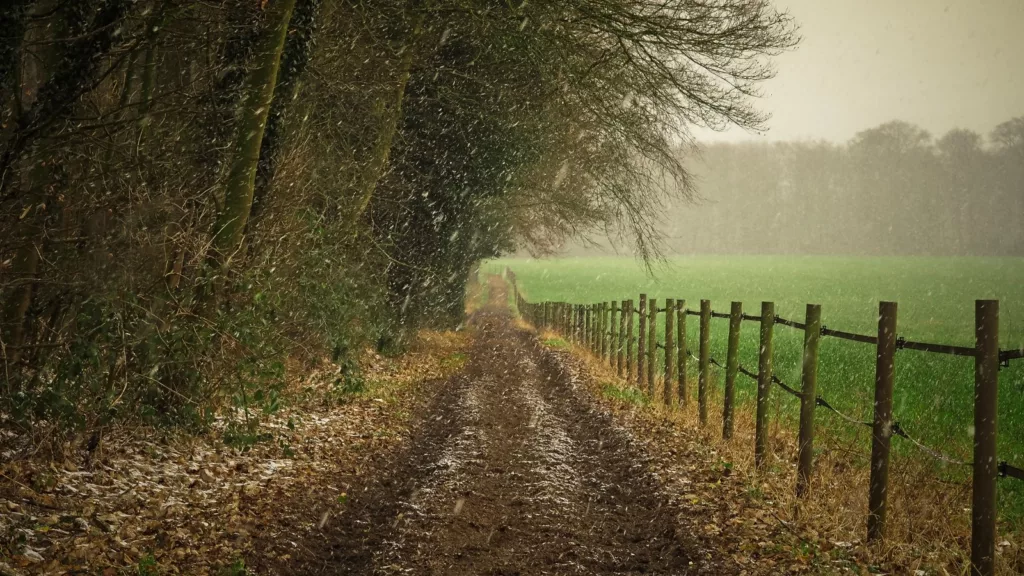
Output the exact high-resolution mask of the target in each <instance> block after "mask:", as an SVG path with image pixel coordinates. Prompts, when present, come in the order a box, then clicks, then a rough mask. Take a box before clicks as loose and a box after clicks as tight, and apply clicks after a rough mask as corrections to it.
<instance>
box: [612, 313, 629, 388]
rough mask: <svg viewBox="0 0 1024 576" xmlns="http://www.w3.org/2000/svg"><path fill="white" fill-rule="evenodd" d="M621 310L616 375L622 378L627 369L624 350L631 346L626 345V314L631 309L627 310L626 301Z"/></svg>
mask: <svg viewBox="0 0 1024 576" xmlns="http://www.w3.org/2000/svg"><path fill="white" fill-rule="evenodd" d="M620 308H621V310H620V313H619V338H618V344H617V346H616V352H617V359H616V361H615V373H616V374H618V375H619V378H622V372H623V369H624V368H625V359H624V358H623V356H624V355H625V350H624V349H623V348H624V347H625V346H628V345H629V344H626V314H628V313H629V309H628V308H626V300H623V301H622V303H621V305H620ZM629 321H630V323H632V322H633V318H632V317H630V318H629Z"/></svg>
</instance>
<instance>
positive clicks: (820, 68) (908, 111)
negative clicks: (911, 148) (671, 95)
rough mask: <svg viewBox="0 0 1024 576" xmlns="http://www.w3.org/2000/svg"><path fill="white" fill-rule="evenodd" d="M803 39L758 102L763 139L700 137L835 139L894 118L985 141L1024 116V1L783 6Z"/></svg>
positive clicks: (843, 0)
mask: <svg viewBox="0 0 1024 576" xmlns="http://www.w3.org/2000/svg"><path fill="white" fill-rule="evenodd" d="M776 5H777V6H778V7H779V8H780V9H786V10H788V11H789V12H790V13H791V14H792V15H793V16H794V17H795V18H796V19H797V21H798V22H799V23H800V27H801V30H800V33H801V35H802V36H803V42H802V43H801V44H800V46H799V47H798V48H797V49H796V50H795V51H794V52H791V53H787V54H784V55H782V56H780V57H779V58H778V59H777V60H776V69H777V71H778V74H777V76H776V77H775V78H774V79H773V80H771V81H769V82H768V83H766V84H765V85H764V86H763V92H764V98H762V99H761V100H759V101H757V105H758V107H759V108H761V109H762V110H765V111H767V112H770V113H771V114H772V119H771V120H770V121H769V123H768V127H769V130H768V132H767V133H766V134H764V135H763V136H758V135H756V134H750V133H748V132H745V131H742V130H737V129H732V130H729V131H727V132H725V133H713V132H709V131H703V130H702V131H699V132H697V136H698V138H699V139H700V140H702V141H709V140H723V139H724V140H745V139H761V138H767V139H769V140H795V139H813V140H819V139H824V140H833V141H845V140H847V139H849V138H850V137H851V136H853V135H854V134H855V133H857V132H859V131H861V130H864V129H866V128H871V127H874V126H877V125H879V124H881V123H883V122H887V121H889V120H895V119H900V120H907V121H909V122H913V123H915V124H918V125H919V126H921V127H923V128H925V129H926V130H928V131H929V132H931V133H932V135H933V136H936V137H937V136H941V135H942V134H943V133H945V132H946V131H947V130H949V129H951V128H969V129H972V130H975V131H977V132H980V133H981V134H983V135H985V134H988V132H989V131H990V130H991V129H992V128H994V127H995V126H996V125H997V124H999V123H1000V122H1003V121H1005V120H1009V119H1010V118H1013V117H1015V116H1024V0H776Z"/></svg>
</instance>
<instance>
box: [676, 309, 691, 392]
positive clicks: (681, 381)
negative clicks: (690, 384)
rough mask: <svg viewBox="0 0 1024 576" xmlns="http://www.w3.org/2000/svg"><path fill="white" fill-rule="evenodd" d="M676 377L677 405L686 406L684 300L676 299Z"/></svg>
mask: <svg viewBox="0 0 1024 576" xmlns="http://www.w3.org/2000/svg"><path fill="white" fill-rule="evenodd" d="M676 346H677V347H678V348H679V353H678V354H676V378H677V380H678V385H677V388H678V390H677V391H676V398H677V399H678V402H679V406H686V403H687V402H688V401H689V398H687V395H688V393H687V390H686V357H687V351H686V300H676Z"/></svg>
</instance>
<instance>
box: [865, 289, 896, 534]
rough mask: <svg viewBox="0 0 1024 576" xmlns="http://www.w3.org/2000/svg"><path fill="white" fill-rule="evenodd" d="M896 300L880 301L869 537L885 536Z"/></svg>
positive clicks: (869, 496) (894, 373) (894, 368)
mask: <svg viewBox="0 0 1024 576" xmlns="http://www.w3.org/2000/svg"><path fill="white" fill-rule="evenodd" d="M895 360H896V303H895V302H881V303H879V305H878V349H877V353H876V356H875V419H874V425H873V426H872V433H871V484H870V492H869V493H868V540H869V541H872V540H880V539H881V538H882V537H884V536H885V516H886V503H887V501H888V491H889V443H890V441H891V440H892V387H893V380H894V379H895V375H896V366H895Z"/></svg>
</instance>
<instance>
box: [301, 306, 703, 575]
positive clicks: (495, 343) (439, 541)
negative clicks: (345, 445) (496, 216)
mask: <svg viewBox="0 0 1024 576" xmlns="http://www.w3.org/2000/svg"><path fill="white" fill-rule="evenodd" d="M491 295H492V300H493V301H502V298H503V297H504V294H503V291H502V290H500V288H499V287H498V286H494V287H492V290H491ZM471 323H472V325H473V328H474V330H475V333H476V338H475V343H474V348H473V351H472V356H471V359H470V362H469V364H468V365H467V367H466V369H465V370H464V371H463V372H462V373H461V374H459V375H457V376H456V377H453V378H451V379H449V380H447V381H445V382H444V383H442V384H439V386H440V388H439V390H438V391H437V393H436V395H435V396H434V397H433V399H432V400H431V401H430V402H429V403H428V405H427V408H426V410H425V412H424V415H423V416H422V420H421V422H420V424H419V426H418V427H417V429H416V432H415V433H414V435H413V438H412V439H411V442H410V443H409V445H408V447H407V448H406V450H405V451H404V452H403V453H402V454H399V455H398V456H397V458H395V459H394V460H392V462H391V463H390V464H388V466H387V469H386V470H382V471H380V472H379V473H378V474H375V480H374V481H373V483H372V484H371V485H368V486H365V487H362V488H360V489H357V490H353V491H352V492H351V497H352V501H351V506H350V507H349V509H348V510H347V511H346V514H345V515H343V518H342V519H341V521H340V525H339V526H338V527H337V528H336V529H335V530H332V531H331V532H332V534H331V541H332V546H333V550H332V553H331V554H330V556H331V559H330V560H329V561H327V562H325V563H324V565H323V566H322V569H321V571H320V573H323V574H380V575H389V574H414V575H421V574H422V575H428V574H429V575H449V574H450V575H463V574H465V575H469V574H473V575H478V574H481V575H483V574H488V575H527V574H685V573H688V572H691V571H695V570H693V567H694V565H693V564H691V562H690V557H691V555H692V554H695V552H696V551H695V550H693V549H692V548H691V546H689V545H687V544H686V543H687V542H688V540H689V539H688V538H687V537H686V535H680V534H678V533H677V532H678V530H677V528H676V526H677V525H679V524H677V522H676V514H677V513H678V511H677V510H675V509H674V508H673V507H672V506H670V505H669V504H668V502H667V501H666V500H665V498H664V497H663V496H662V494H661V493H660V491H659V488H658V484H657V482H656V480H655V479H654V478H653V477H652V476H651V475H650V474H648V473H647V472H646V467H645V459H644V458H645V456H644V455H643V454H642V452H641V451H640V450H639V449H638V448H637V447H636V446H635V445H634V444H633V443H632V442H631V441H630V439H629V437H628V435H627V434H626V433H625V432H623V431H621V429H619V428H617V427H616V426H615V425H614V424H613V422H612V420H611V418H610V417H609V416H607V415H605V414H603V413H601V412H600V411H597V410H595V408H594V407H593V405H592V404H591V402H590V400H589V399H588V397H587V392H586V391H585V390H583V389H582V388H581V387H580V386H579V385H577V383H575V382H574V381H573V379H572V377H571V376H570V375H569V373H568V372H567V371H566V370H564V369H563V367H562V363H561V362H560V361H559V358H558V357H557V356H556V355H555V354H554V353H552V352H551V351H549V350H547V349H545V348H544V347H543V346H541V345H540V344H538V343H537V341H536V338H535V337H534V336H533V335H532V334H530V333H528V332H527V331H525V330H522V329H519V328H516V327H515V325H514V324H513V322H512V320H511V318H510V316H509V313H508V311H507V310H505V309H503V308H502V307H500V306H498V305H494V304H492V305H490V306H488V307H486V308H484V309H483V310H481V311H479V312H477V313H476V314H475V315H474V317H473V318H472V319H471Z"/></svg>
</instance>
